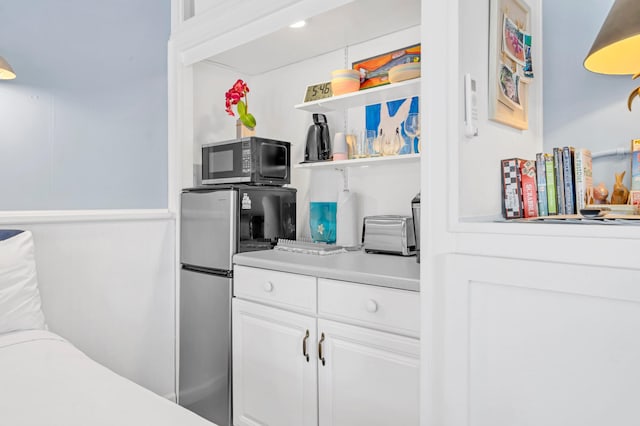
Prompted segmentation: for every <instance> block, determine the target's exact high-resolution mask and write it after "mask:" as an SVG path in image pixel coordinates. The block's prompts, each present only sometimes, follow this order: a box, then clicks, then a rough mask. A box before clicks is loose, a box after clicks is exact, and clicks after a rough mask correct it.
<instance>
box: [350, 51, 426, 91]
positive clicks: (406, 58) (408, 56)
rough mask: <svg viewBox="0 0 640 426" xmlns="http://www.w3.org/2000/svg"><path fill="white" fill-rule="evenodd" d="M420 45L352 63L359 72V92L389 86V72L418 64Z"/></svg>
mask: <svg viewBox="0 0 640 426" xmlns="http://www.w3.org/2000/svg"><path fill="white" fill-rule="evenodd" d="M420 52H421V48H420V44H414V45H412V46H408V47H404V48H402V49H398V50H394V51H392V52H387V53H383V54H382V55H377V56H374V57H371V58H367V59H361V60H358V61H355V62H353V63H352V68H353V69H354V70H358V71H359V72H360V90H363V89H369V88H371V87H377V86H382V85H383V84H389V70H390V69H391V68H393V67H394V66H396V65H400V64H408V63H412V62H420Z"/></svg>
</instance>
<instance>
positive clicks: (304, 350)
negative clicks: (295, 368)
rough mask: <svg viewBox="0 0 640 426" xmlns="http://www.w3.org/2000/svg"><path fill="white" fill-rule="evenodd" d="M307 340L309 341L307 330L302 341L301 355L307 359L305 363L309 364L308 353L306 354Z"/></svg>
mask: <svg viewBox="0 0 640 426" xmlns="http://www.w3.org/2000/svg"><path fill="white" fill-rule="evenodd" d="M308 340H309V330H307V332H306V333H305V335H304V339H302V355H303V356H304V357H305V358H306V359H307V362H309V352H307V341H308Z"/></svg>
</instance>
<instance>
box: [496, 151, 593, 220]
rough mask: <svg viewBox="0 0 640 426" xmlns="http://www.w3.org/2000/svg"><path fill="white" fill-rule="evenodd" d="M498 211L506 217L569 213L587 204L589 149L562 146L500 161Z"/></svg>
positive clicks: (590, 179)
mask: <svg viewBox="0 0 640 426" xmlns="http://www.w3.org/2000/svg"><path fill="white" fill-rule="evenodd" d="M501 169H502V200H503V201H502V215H503V216H504V217H505V218H506V219H517V218H529V217H538V216H554V215H572V214H576V213H578V212H579V211H580V209H583V208H585V206H586V205H587V204H591V203H592V202H593V201H592V198H593V174H592V160H591V151H590V150H588V149H586V148H574V147H572V146H565V147H562V148H553V152H551V153H544V152H540V153H538V154H536V158H535V160H525V159H522V158H509V159H505V160H502V161H501Z"/></svg>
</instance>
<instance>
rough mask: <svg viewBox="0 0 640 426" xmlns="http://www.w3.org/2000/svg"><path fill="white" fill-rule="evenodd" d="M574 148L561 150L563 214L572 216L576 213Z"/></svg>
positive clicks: (569, 147) (567, 147) (566, 147)
mask: <svg viewBox="0 0 640 426" xmlns="http://www.w3.org/2000/svg"><path fill="white" fill-rule="evenodd" d="M574 152H575V150H574V148H573V147H571V146H565V147H563V148H562V170H563V179H564V213H565V214H574V213H576V193H575V189H574V187H575V185H574V182H573V181H574V177H573V176H574V170H573V169H574V167H573V157H574Z"/></svg>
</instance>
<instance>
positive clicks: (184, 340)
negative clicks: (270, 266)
mask: <svg viewBox="0 0 640 426" xmlns="http://www.w3.org/2000/svg"><path fill="white" fill-rule="evenodd" d="M180 210H181V215H180V262H181V264H182V268H181V271H180V321H179V323H180V326H179V328H180V338H179V339H180V359H179V362H180V366H179V386H178V402H179V404H180V405H182V406H184V407H186V408H188V409H190V410H191V411H194V412H195V413H197V414H199V415H201V416H202V417H204V418H206V419H208V420H211V421H212V422H214V423H217V424H218V425H219V426H231V424H232V413H231V406H232V403H231V297H232V296H233V272H232V257H233V255H234V254H235V253H238V252H244V251H254V250H265V249H271V248H273V246H274V245H275V244H276V242H277V240H278V238H288V239H295V235H296V190H295V189H294V188H283V187H273V186H251V185H211V186H207V187H202V188H191V189H185V190H184V191H183V192H182V197H181V208H180Z"/></svg>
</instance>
